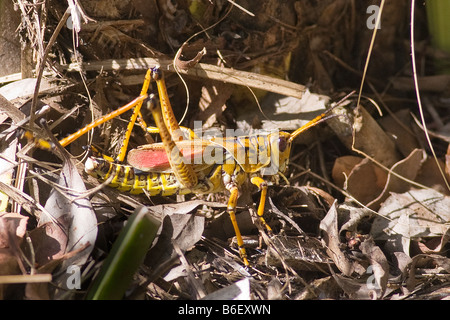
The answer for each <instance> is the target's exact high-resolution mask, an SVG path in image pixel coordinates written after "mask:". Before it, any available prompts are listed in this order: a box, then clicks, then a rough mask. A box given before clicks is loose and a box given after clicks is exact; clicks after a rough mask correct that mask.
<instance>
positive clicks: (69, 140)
mask: <svg viewBox="0 0 450 320" xmlns="http://www.w3.org/2000/svg"><path fill="white" fill-rule="evenodd" d="M146 98H147V95H146V94H145V95H141V96H139V97H137V98H136V99H134V100H133V101H131V102H130V103H127V104H126V105H124V106H122V107H120V108H119V109H117V110H114V111H113V112H111V113H109V114H107V115H106V116H103V117H101V118H100V119H98V120H96V121H94V122H91V123H90V124H88V125H87V126H86V127H84V128H82V129H80V130H78V131H77V132H75V133H72V134H71V135H70V136H68V137H66V138H64V139H61V140H60V141H59V143H60V144H61V145H62V146H63V147H65V146H68V145H69V144H71V143H72V142H74V141H75V140H77V139H78V138H79V137H81V136H82V135H83V134H85V133H87V132H88V131H90V130H92V129H94V128H95V127H97V126H99V125H101V124H103V123H105V122H106V121H108V120H111V119H113V118H115V117H117V116H119V115H121V114H122V113H124V112H127V111H128V110H130V109H131V108H133V107H134V106H135V105H136V104H138V103H142V102H143V101H144V100H145V99H146Z"/></svg>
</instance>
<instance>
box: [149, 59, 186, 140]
mask: <svg viewBox="0 0 450 320" xmlns="http://www.w3.org/2000/svg"><path fill="white" fill-rule="evenodd" d="M152 77H153V79H155V82H156V87H157V88H158V95H159V101H160V104H161V110H162V115H163V118H164V123H165V124H166V127H167V130H168V131H169V133H170V134H171V136H172V139H173V140H174V141H180V140H184V136H183V132H182V131H181V130H180V126H179V124H178V121H177V119H176V118H175V115H174V114H173V109H172V105H171V104H170V100H169V95H168V94H167V88H166V82H165V80H164V77H163V74H162V71H161V69H160V68H159V67H155V68H153V69H152Z"/></svg>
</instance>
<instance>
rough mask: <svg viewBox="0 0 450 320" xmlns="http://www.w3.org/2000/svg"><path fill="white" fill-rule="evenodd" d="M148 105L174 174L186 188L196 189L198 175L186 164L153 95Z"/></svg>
mask: <svg viewBox="0 0 450 320" xmlns="http://www.w3.org/2000/svg"><path fill="white" fill-rule="evenodd" d="M148 104H149V109H150V111H151V112H152V115H153V118H154V119H155V123H156V126H157V127H158V129H159V135H160V136H161V140H162V142H163V145H164V149H165V150H166V154H167V158H168V159H169V163H170V167H171V169H172V171H173V173H174V174H175V176H176V177H177V179H178V180H179V181H180V182H181V184H183V185H184V186H185V187H186V188H188V189H192V188H194V187H195V186H197V184H198V177H197V173H195V171H194V168H193V167H192V165H191V164H189V163H186V161H185V159H184V157H183V154H182V153H181V151H180V149H179V148H178V147H177V145H176V144H175V141H174V140H173V138H172V135H171V133H170V132H169V131H168V129H167V127H166V125H165V123H164V119H163V115H162V113H161V108H160V107H159V106H158V104H157V102H156V100H155V98H154V96H153V95H152V96H151V97H150V98H149V100H148Z"/></svg>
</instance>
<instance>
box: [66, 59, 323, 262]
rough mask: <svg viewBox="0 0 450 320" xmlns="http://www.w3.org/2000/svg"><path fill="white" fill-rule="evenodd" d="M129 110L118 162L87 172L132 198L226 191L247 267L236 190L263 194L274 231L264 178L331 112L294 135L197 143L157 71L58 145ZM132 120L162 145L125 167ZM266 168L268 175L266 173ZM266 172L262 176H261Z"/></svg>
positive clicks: (136, 154) (99, 161) (146, 148)
mask: <svg viewBox="0 0 450 320" xmlns="http://www.w3.org/2000/svg"><path fill="white" fill-rule="evenodd" d="M151 79H153V80H155V82H156V85H157V90H158V95H159V101H158V100H157V99H156V98H155V96H154V95H153V94H150V96H148V95H147V91H148V88H149V85H150V82H151ZM144 102H145V103H146V106H147V107H148V108H149V109H150V111H151V113H152V116H153V118H154V121H155V124H156V127H147V125H146V124H145V122H144V121H143V120H142V115H141V111H140V110H141V107H142V105H143V104H144ZM133 107H134V112H133V115H132V116H131V119H130V122H129V124H128V128H127V132H126V136H125V139H124V142H123V144H122V146H121V149H120V152H119V154H118V156H117V158H116V159H115V160H114V159H112V158H110V157H106V156H103V157H89V158H88V159H87V160H86V163H85V171H86V172H87V173H89V174H90V175H92V176H94V177H96V178H98V179H100V180H108V181H110V182H109V186H110V187H114V188H118V189H119V190H121V191H124V192H130V193H132V194H139V193H142V192H147V193H148V194H149V195H150V196H154V195H173V194H188V193H194V194H207V193H217V192H223V191H229V193H230V196H229V200H228V204H227V212H228V214H229V216H230V219H231V223H232V225H233V228H234V231H235V234H236V239H237V245H238V248H239V254H240V256H241V258H242V261H243V263H244V264H245V266H249V265H250V264H249V262H248V259H247V254H246V250H245V248H244V243H243V240H242V235H241V232H240V230H239V226H238V224H237V221H236V216H235V213H236V206H237V200H238V196H239V189H240V187H241V186H242V185H243V184H244V182H246V181H248V180H250V182H251V183H252V184H254V185H255V186H257V187H258V189H259V190H260V191H261V196H260V201H259V205H258V209H257V215H258V218H259V220H260V222H261V223H262V224H263V225H264V226H265V228H266V229H267V230H268V232H269V233H270V232H272V230H271V228H270V227H269V226H268V225H267V223H266V222H265V220H264V218H263V213H264V207H265V200H266V195H267V188H268V182H267V180H266V179H265V178H266V176H268V178H271V177H273V176H275V175H277V174H282V173H283V172H285V171H286V169H287V166H288V163H289V155H290V151H291V146H292V142H293V141H294V139H295V138H296V137H297V136H299V135H300V134H301V133H303V132H304V131H305V130H307V129H309V128H311V127H313V126H315V125H317V124H318V123H320V122H321V121H324V120H325V119H327V115H328V113H329V111H330V110H331V109H330V110H328V111H327V112H325V113H323V114H321V115H319V116H317V117H316V118H314V119H313V120H311V121H309V122H308V123H307V124H305V125H303V126H302V127H300V128H298V129H297V130H295V131H294V132H293V133H288V132H271V133H262V134H255V135H249V136H238V137H225V138H224V137H211V138H208V139H204V138H198V137H197V136H196V135H195V133H194V132H193V131H192V130H190V129H189V128H184V127H180V126H179V124H178V122H177V121H176V119H175V116H174V113H173V110H172V107H171V104H170V101H169V98H168V95H167V90H166V86H165V82H164V78H163V76H162V72H161V70H160V69H159V68H158V67H155V68H152V69H149V70H148V71H147V73H146V76H145V80H144V83H143V87H142V90H141V94H140V95H139V97H138V98H136V99H135V100H133V101H131V102H130V103H128V104H127V105H125V106H123V107H121V108H119V109H117V110H116V111H113V112H111V113H110V114H108V115H106V116H104V117H102V118H100V119H99V120H97V121H94V122H92V123H91V124H89V125H88V126H86V127H84V128H82V129H81V130H79V131H77V132H75V133H74V134H72V135H70V136H68V137H67V138H64V139H62V140H61V141H60V144H61V145H62V146H67V145H68V144H70V143H71V142H73V141H74V140H75V139H77V138H78V137H80V136H81V135H83V134H85V133H86V132H88V131H89V130H91V129H93V128H94V127H96V126H98V125H100V124H102V123H104V122H106V121H108V120H110V119H112V118H114V117H116V116H118V115H120V114H122V113H124V112H126V111H128V110H130V109H132V108H133ZM136 121H139V124H140V125H141V127H143V128H144V129H145V130H146V131H147V132H150V133H159V135H160V137H161V141H162V142H160V143H153V144H148V145H143V146H140V147H138V148H136V149H133V150H130V151H129V152H128V155H127V162H128V164H123V162H124V159H125V155H126V154H127V147H128V141H129V138H130V134H131V130H132V128H133V126H134V125H135V123H136ZM268 168H271V169H272V170H269V171H267V169H268ZM273 168H275V170H273ZM264 171H266V173H264V174H263V172H264ZM267 172H268V173H267Z"/></svg>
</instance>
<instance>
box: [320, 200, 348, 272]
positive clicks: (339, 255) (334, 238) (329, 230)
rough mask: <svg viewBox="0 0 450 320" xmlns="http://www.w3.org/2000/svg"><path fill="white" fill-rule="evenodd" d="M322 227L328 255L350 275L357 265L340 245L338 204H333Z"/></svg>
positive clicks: (323, 220)
mask: <svg viewBox="0 0 450 320" xmlns="http://www.w3.org/2000/svg"><path fill="white" fill-rule="evenodd" d="M320 229H321V230H322V231H323V241H324V245H325V247H326V248H327V249H326V250H327V253H328V255H329V256H330V257H331V259H332V260H333V261H334V263H335V265H336V267H338V269H339V270H340V271H341V272H342V273H343V274H344V275H346V276H350V275H351V274H352V273H353V271H355V267H354V266H353V264H352V262H351V261H350V260H349V259H348V257H347V256H346V255H345V253H344V252H343V251H342V249H341V246H340V240H339V230H338V211H337V209H336V204H333V205H332V206H331V208H330V210H329V211H328V213H327V215H326V216H325V218H323V219H322V221H321V222H320Z"/></svg>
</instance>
